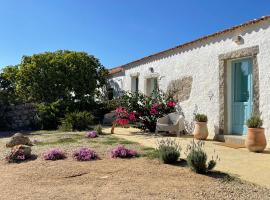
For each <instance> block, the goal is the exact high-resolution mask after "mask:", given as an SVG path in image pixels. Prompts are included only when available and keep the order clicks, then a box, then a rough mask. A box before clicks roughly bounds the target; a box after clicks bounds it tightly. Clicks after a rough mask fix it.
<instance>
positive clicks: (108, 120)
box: [103, 111, 116, 125]
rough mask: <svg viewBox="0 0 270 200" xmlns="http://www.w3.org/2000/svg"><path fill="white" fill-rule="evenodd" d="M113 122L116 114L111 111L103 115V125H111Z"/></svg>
mask: <svg viewBox="0 0 270 200" xmlns="http://www.w3.org/2000/svg"><path fill="white" fill-rule="evenodd" d="M114 120H116V112H115V111H112V112H110V113H107V114H105V115H104V118H103V124H105V125H112V123H113V121H114Z"/></svg>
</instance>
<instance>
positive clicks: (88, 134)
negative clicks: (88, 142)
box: [85, 131, 98, 138]
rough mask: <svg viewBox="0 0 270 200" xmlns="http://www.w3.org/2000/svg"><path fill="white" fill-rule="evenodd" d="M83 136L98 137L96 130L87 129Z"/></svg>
mask: <svg viewBox="0 0 270 200" xmlns="http://www.w3.org/2000/svg"><path fill="white" fill-rule="evenodd" d="M85 137H87V138H96V137H98V134H97V132H96V131H89V132H87V133H86V135H85Z"/></svg>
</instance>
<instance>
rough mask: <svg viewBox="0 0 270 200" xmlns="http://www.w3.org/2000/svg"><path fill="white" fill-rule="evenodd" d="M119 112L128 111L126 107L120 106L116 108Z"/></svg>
mask: <svg viewBox="0 0 270 200" xmlns="http://www.w3.org/2000/svg"><path fill="white" fill-rule="evenodd" d="M115 111H116V112H117V113H125V112H127V111H126V109H125V108H123V107H121V106H120V107H118V108H116V110H115Z"/></svg>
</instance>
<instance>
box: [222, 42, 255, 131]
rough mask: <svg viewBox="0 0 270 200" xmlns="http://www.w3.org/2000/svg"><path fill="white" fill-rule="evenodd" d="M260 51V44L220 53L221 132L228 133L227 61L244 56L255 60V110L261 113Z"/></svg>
mask: <svg viewBox="0 0 270 200" xmlns="http://www.w3.org/2000/svg"><path fill="white" fill-rule="evenodd" d="M258 53H259V46H253V47H248V48H243V49H239V50H236V51H232V52H229V53H225V54H221V55H219V134H224V133H225V134H226V133H228V130H227V124H226V122H225V119H227V118H228V116H227V112H226V110H227V98H226V97H227V95H226V91H227V79H226V74H227V69H226V66H227V61H228V60H231V59H237V58H242V57H251V58H252V60H253V63H252V64H253V71H252V73H253V112H254V113H256V114H259V99H260V92H259V66H258V61H257V54H258Z"/></svg>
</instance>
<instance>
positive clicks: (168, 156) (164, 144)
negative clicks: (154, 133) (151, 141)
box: [157, 138, 181, 164]
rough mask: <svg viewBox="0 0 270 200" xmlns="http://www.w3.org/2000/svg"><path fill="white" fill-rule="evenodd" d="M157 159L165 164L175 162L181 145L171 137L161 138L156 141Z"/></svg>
mask: <svg viewBox="0 0 270 200" xmlns="http://www.w3.org/2000/svg"><path fill="white" fill-rule="evenodd" d="M157 150H158V154H159V159H160V160H161V161H162V162H163V163H166V164H172V163H175V162H176V161H177V160H178V158H179V157H180V151H181V147H180V145H179V144H177V143H176V141H175V140H172V139H169V138H167V139H162V140H160V141H158V148H157Z"/></svg>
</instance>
